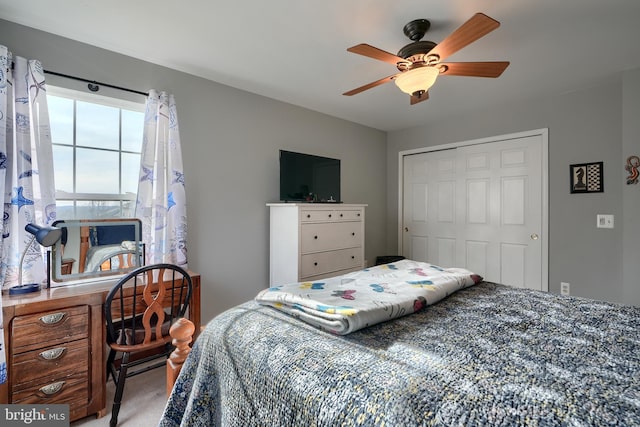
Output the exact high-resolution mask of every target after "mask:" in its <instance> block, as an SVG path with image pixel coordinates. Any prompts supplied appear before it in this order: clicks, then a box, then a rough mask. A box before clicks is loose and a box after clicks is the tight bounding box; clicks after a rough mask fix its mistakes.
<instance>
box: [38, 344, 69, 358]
mask: <svg viewBox="0 0 640 427" xmlns="http://www.w3.org/2000/svg"><path fill="white" fill-rule="evenodd" d="M66 349H67V348H66V347H58V348H52V349H51V350H45V351H43V352H41V353H40V357H42V358H43V359H44V360H56V359H58V358H59V357H60V356H62V354H63V353H64V352H65V350H66Z"/></svg>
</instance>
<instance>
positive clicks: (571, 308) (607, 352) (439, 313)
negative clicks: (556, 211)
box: [160, 282, 640, 426]
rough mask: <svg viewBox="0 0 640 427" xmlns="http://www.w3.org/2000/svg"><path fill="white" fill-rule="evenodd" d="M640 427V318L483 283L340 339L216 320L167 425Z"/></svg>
mask: <svg viewBox="0 0 640 427" xmlns="http://www.w3.org/2000/svg"><path fill="white" fill-rule="evenodd" d="M383 424H384V425H387V426H400V425H402V426H415V425H441V426H518V425H540V426H556V425H581V426H603V425H620V426H622V425H624V426H631V425H640V308H638V307H627V306H621V305H616V304H612V303H606V302H600V301H592V300H587V299H581V298H576V297H564V296H558V295H554V294H550V293H544V292H538V291H531V290H524V289H516V288H510V287H507V286H503V285H498V284H493V283H487V282H483V283H480V284H477V285H475V286H471V287H469V288H466V289H462V290H459V291H457V292H456V293H455V294H453V295H450V296H448V297H447V298H445V299H443V300H441V301H440V302H438V303H436V304H434V305H432V306H429V307H427V308H426V309H424V310H423V311H421V312H418V313H415V314H411V315H408V316H404V317H401V318H398V319H396V320H393V321H389V322H384V323H379V324H377V325H374V326H371V327H368V328H364V329H361V330H359V331H356V332H353V333H351V334H349V335H345V336H337V335H332V334H329V333H326V332H323V331H319V330H317V329H315V328H313V327H312V326H310V325H308V324H306V323H304V322H301V321H299V320H297V319H295V318H293V317H291V316H288V315H286V314H284V313H282V312H280V311H278V310H274V309H273V308H271V307H265V306H260V305H258V304H257V303H255V302H253V301H252V302H247V303H245V304H242V305H240V306H238V307H235V308H233V309H231V310H229V311H227V312H225V313H222V314H221V315H219V316H218V317H217V318H215V319H214V320H212V321H211V322H210V323H209V324H208V325H207V328H206V330H205V331H203V333H201V334H200V336H199V337H198V339H197V341H196V343H195V344H194V347H193V350H192V352H191V354H190V355H189V357H188V358H187V361H186V362H185V364H184V366H183V369H182V372H181V374H180V377H179V378H178V382H177V383H176V385H175V387H174V389H173V392H172V394H171V397H170V399H169V402H168V404H167V407H166V409H165V413H164V415H163V418H162V420H161V422H160V425H161V426H178V425H182V426H190V425H211V426H214V425H224V426H252V425H255V426H258V425H270V426H271V425H273V426H276V425H281V426H292V425H305V426H306V425H316V426H335V425H376V426H377V425H383Z"/></svg>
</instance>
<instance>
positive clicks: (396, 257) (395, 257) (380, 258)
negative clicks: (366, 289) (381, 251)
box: [376, 255, 404, 265]
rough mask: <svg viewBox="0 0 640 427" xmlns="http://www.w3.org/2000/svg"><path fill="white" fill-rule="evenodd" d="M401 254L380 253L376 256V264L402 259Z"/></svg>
mask: <svg viewBox="0 0 640 427" xmlns="http://www.w3.org/2000/svg"><path fill="white" fill-rule="evenodd" d="M403 259H404V257H403V256H402V255H382V256H378V257H376V265H382V264H389V263H390V262H396V261H401V260H403Z"/></svg>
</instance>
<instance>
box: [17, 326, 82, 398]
mask: <svg viewBox="0 0 640 427" xmlns="http://www.w3.org/2000/svg"><path fill="white" fill-rule="evenodd" d="M89 364H90V360H89V340H88V339H86V338H85V339H81V340H77V341H71V342H67V343H64V344H58V345H54V346H50V347H44V348H39V349H37V350H32V351H27V352H25V353H20V354H17V355H14V356H13V363H12V365H11V367H12V371H11V375H12V384H13V387H14V388H19V387H20V386H21V385H22V384H23V383H27V382H29V381H34V380H36V379H38V378H49V379H55V378H59V377H64V376H68V375H71V374H75V373H82V372H84V373H85V374H86V372H87V369H88V367H89ZM49 382H51V380H49Z"/></svg>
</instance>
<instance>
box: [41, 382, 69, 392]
mask: <svg viewBox="0 0 640 427" xmlns="http://www.w3.org/2000/svg"><path fill="white" fill-rule="evenodd" d="M63 386H64V381H58V382H55V383H53V384H49V385H45V386H43V387H40V389H39V390H40V391H41V392H42V393H44V394H46V395H47V396H51V395H53V394H56V393H58V392H59V391H60V390H62V387H63Z"/></svg>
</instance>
